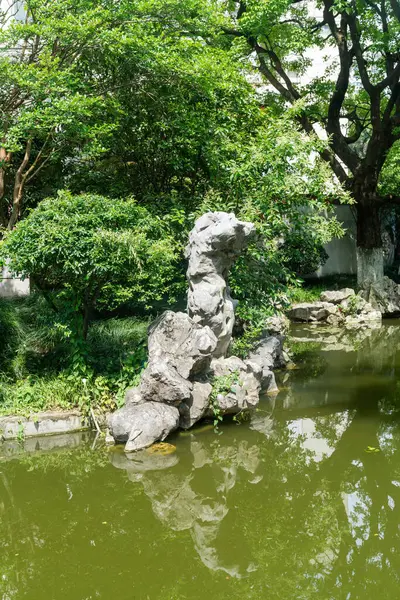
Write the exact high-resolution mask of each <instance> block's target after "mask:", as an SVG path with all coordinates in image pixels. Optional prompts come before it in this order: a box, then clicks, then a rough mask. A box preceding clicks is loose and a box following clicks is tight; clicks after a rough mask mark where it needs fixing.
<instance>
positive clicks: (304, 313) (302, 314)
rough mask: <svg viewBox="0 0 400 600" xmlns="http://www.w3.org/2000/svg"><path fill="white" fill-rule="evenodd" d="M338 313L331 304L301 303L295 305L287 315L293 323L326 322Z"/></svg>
mask: <svg viewBox="0 0 400 600" xmlns="http://www.w3.org/2000/svg"><path fill="white" fill-rule="evenodd" d="M336 311H337V307H336V306H335V305H334V304H333V303H331V302H300V303H299V304H293V305H292V307H291V308H290V309H289V310H288V311H287V313H286V314H287V316H288V317H289V319H290V320H292V321H305V322H307V321H324V320H326V319H327V318H328V317H329V315H331V314H333V313H335V312H336Z"/></svg>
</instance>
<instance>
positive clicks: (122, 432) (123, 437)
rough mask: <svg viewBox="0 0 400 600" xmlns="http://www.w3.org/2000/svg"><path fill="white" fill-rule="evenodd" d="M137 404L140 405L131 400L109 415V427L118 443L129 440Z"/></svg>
mask: <svg viewBox="0 0 400 600" xmlns="http://www.w3.org/2000/svg"><path fill="white" fill-rule="evenodd" d="M137 406H138V405H135V404H132V403H130V402H129V403H127V404H125V406H123V407H122V408H119V409H118V410H116V411H115V412H114V413H111V414H110V415H108V418H107V424H108V428H109V431H110V434H111V435H112V436H113V438H114V440H115V441H116V442H117V443H119V444H124V443H125V442H127V441H128V438H129V434H130V432H131V430H132V427H133V423H134V420H135V415H136V408H137ZM139 406H141V405H139Z"/></svg>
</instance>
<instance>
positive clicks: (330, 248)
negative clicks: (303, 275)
mask: <svg viewBox="0 0 400 600" xmlns="http://www.w3.org/2000/svg"><path fill="white" fill-rule="evenodd" d="M335 212H336V216H337V219H338V221H340V222H341V223H342V224H343V228H344V229H345V230H346V233H345V235H344V237H343V238H341V239H334V240H332V241H331V242H329V243H328V244H327V245H326V246H325V250H326V252H327V254H328V256H329V258H328V260H327V261H326V263H325V264H324V265H322V267H320V268H319V269H318V271H316V272H315V273H313V274H312V276H311V277H326V276H328V275H338V274H343V275H356V274H357V254H356V233H357V230H356V222H355V218H354V214H353V211H352V208H351V207H350V206H346V205H342V206H336V207H335Z"/></svg>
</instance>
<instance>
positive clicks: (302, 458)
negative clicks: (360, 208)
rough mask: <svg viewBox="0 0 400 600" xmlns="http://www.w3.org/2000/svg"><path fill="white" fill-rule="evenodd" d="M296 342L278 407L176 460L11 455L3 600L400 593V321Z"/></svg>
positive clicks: (202, 431)
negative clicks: (295, 364)
mask: <svg viewBox="0 0 400 600" xmlns="http://www.w3.org/2000/svg"><path fill="white" fill-rule="evenodd" d="M293 334H294V336H295V338H296V339H297V340H300V339H302V340H303V342H300V341H298V342H297V347H298V348H303V349H304V350H306V352H305V353H304V354H303V357H302V362H301V365H300V368H299V369H298V370H294V371H291V372H290V373H288V374H286V375H283V379H284V381H282V382H281V387H282V391H281V393H280V394H279V396H278V397H277V398H276V400H275V401H273V400H265V401H263V404H262V410H260V411H258V412H257V413H256V414H255V415H254V417H253V420H252V422H251V423H244V424H242V425H236V424H230V425H229V424H228V425H224V426H223V427H222V429H221V434H220V435H218V434H216V433H215V432H214V431H213V430H212V428H210V427H207V426H206V427H204V426H203V427H202V428H199V429H198V430H196V431H194V432H193V433H187V434H183V435H179V436H177V437H176V438H174V439H173V440H172V441H173V443H175V444H176V447H177V449H176V452H175V453H173V454H170V455H167V456H156V455H155V456H151V455H149V454H148V453H142V454H137V455H133V456H132V457H131V459H130V460H128V459H127V458H126V457H125V456H124V454H123V453H121V452H118V451H111V452H108V451H105V450H104V449H103V448H101V446H100V445H99V444H98V443H97V444H96V445H95V446H94V447H93V438H90V439H86V441H83V442H82V443H80V444H79V441H80V438H81V437H82V436H70V437H69V438H57V439H54V440H50V439H49V438H48V439H47V440H44V441H43V440H42V441H37V440H36V441H29V443H27V444H26V446H27V447H26V450H27V452H25V453H18V446H16V447H14V446H8V447H5V446H3V449H2V450H0V455H1V453H3V459H2V460H1V462H0V598H1V600H11V599H18V600H25V599H29V600H95V599H97V598H103V599H107V600H109V599H111V598H115V599H118V600H132V599H140V600H142V599H143V600H147V599H151V600H153V599H154V600H155V599H159V598H160V599H163V600H170V599H171V600H172V599H190V600H192V599H197V598H199V599H200V598H201V599H207V600H220V599H225V598H227V599H228V598H229V599H231V598H241V599H254V600H260V599H264V598H265V599H268V600H274V599H282V600H283V599H284V600H292V599H296V600H297V599H304V600H310V599H318V600H329V599H335V600H336V599H343V600H344V599H363V600H367V599H368V600H369V599H370V598H376V599H377V600H378V599H379V600H382V599H389V598H390V599H391V600H395V599H397V598H399V597H400V587H399V586H400V387H399V386H400V326H399V325H398V324H394V323H390V324H389V325H388V326H385V327H383V328H382V329H380V330H377V331H372V332H371V331H369V332H367V334H364V333H358V334H356V335H355V336H352V337H350V336H349V335H347V334H345V333H344V332H343V331H342V332H339V337H340V339H338V337H337V336H336V335H332V334H331V333H329V332H328V331H327V330H321V329H318V330H310V329H309V328H305V327H300V328H297V329H295V330H294V332H293ZM322 338H323V339H324V348H325V349H324V351H322V350H321V349H319V348H318V346H317V345H316V343H315V340H316V339H317V340H318V339H319V340H320V341H321V339H322ZM304 340H305V342H304ZM83 437H85V436H83ZM86 437H89V436H86ZM53 444H56V445H59V446H60V447H59V448H57V447H56V448H54V449H52V450H49V451H47V452H45V451H43V450H40V448H42V447H43V445H44V446H45V447H50V446H51V445H53ZM64 444H68V445H69V446H71V445H72V446H74V445H75V446H76V447H72V448H71V447H68V446H67V447H65V448H63V447H62V446H63V445H64Z"/></svg>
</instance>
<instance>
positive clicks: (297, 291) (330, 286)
mask: <svg viewBox="0 0 400 600" xmlns="http://www.w3.org/2000/svg"><path fill="white" fill-rule="evenodd" d="M346 287H349V288H353V289H354V290H355V291H357V280H356V277H355V276H351V275H335V276H330V277H324V279H322V280H321V279H313V280H307V281H304V283H303V285H302V287H300V288H292V289H290V290H289V297H290V299H291V301H292V303H293V304H295V303H298V302H316V301H318V300H319V299H320V296H321V293H322V292H325V291H326V290H340V289H342V288H346Z"/></svg>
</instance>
